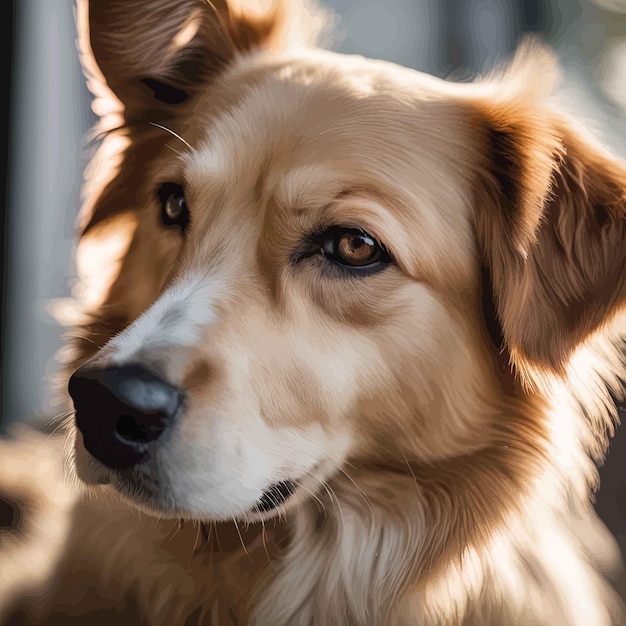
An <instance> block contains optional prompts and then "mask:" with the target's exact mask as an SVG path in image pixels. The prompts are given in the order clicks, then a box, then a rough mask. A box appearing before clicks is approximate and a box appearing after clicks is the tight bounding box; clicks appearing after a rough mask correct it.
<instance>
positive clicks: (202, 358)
mask: <svg viewBox="0 0 626 626" xmlns="http://www.w3.org/2000/svg"><path fill="white" fill-rule="evenodd" d="M261 5H263V6H261ZM77 7H78V11H77V27H78V35H79V49H80V54H81V62H82V64H83V67H84V70H85V74H86V76H87V81H88V86H89V88H90V90H91V91H92V93H93V94H94V98H95V105H94V111H96V113H97V114H98V115H100V121H99V122H98V124H97V127H96V130H95V135H96V136H97V137H98V139H99V147H98V149H97V151H96V153H95V155H94V156H93V159H92V160H91V163H90V165H89V167H88V168H87V171H86V174H85V178H86V181H85V187H84V194H83V195H84V205H83V208H82V212H81V216H80V220H79V237H78V242H77V249H76V255H75V261H76V267H77V271H78V275H79V282H78V284H77V285H76V288H75V291H74V301H73V302H69V301H67V300H66V301H62V302H60V303H57V304H56V305H53V306H52V307H51V313H52V314H53V315H55V317H56V318H57V319H60V320H65V321H66V322H67V323H68V325H69V326H70V327H69V328H68V343H67V346H66V348H65V350H64V352H63V353H62V355H60V356H59V361H60V362H61V364H62V368H61V369H62V372H61V374H60V375H59V379H58V381H55V384H56V383H58V390H59V391H58V393H59V398H60V399H59V414H58V415H57V417H56V419H55V420H54V421H53V425H52V427H51V428H52V429H54V433H55V434H53V435H50V436H43V435H36V434H31V433H29V432H28V431H27V430H20V431H19V432H15V433H14V437H13V439H10V440H7V441H2V442H0V446H1V448H2V457H1V460H0V494H1V495H3V496H6V498H7V501H8V502H12V501H13V500H15V501H19V502H24V507H23V508H24V511H25V513H24V515H25V516H26V517H25V519H32V522H31V523H30V526H28V531H27V532H26V531H24V532H22V531H19V530H18V529H16V528H12V529H9V530H6V529H5V530H0V551H1V552H2V554H0V559H2V560H1V561H0V562H1V563H2V565H1V566H0V621H2V623H5V621H7V620H10V619H21V620H22V622H20V623H24V621H25V623H45V624H56V623H59V624H62V623H64V622H63V619H64V617H65V616H73V617H78V618H80V619H83V620H85V622H84V623H91V621H93V620H95V619H97V618H99V617H102V616H103V615H107V613H106V612H107V611H115V612H117V615H116V616H115V617H110V615H115V613H109V614H108V615H109V619H111V620H113V619H114V620H116V621H117V622H119V623H124V624H126V623H128V624H137V623H144V622H145V623H147V624H150V625H151V626H152V625H154V626H160V625H163V626H173V625H174V626H175V625H180V626H183V625H191V624H198V625H200V624H202V625H209V624H211V625H213V626H217V625H222V624H227V625H234V624H239V625H243V624H249V625H250V626H252V625H254V626H327V625H329V624H333V625H334V626H446V625H447V626H503V625H506V626H590V625H593V626H617V625H618V624H624V623H626V622H624V607H623V606H622V602H621V600H620V599H619V597H618V595H617V593H616V592H615V591H614V589H613V587H612V586H611V580H612V579H613V578H614V577H615V576H616V575H617V574H618V573H619V572H620V571H621V568H622V563H621V560H620V554H619V549H618V546H617V542H616V540H615V539H614V538H613V537H612V536H611V534H610V533H609V531H608V530H607V529H606V528H605V527H604V525H603V524H602V523H601V521H600V520H599V519H598V517H597V516H596V514H595V513H594V510H593V507H592V502H591V497H592V494H593V492H594V491H595V490H597V488H598V480H599V479H598V471H597V465H596V464H597V463H602V462H603V459H604V455H605V454H606V450H607V447H608V444H609V441H610V437H611V436H612V434H613V433H614V430H615V428H616V426H617V421H618V414H617V409H616V407H615V401H614V400H615V399H617V400H622V399H623V398H624V390H623V383H624V378H625V377H626V362H625V358H626V357H625V353H626V278H625V276H626V164H624V163H622V162H621V161H619V160H618V159H616V158H615V157H613V156H612V155H609V154H607V153H605V152H604V151H603V150H602V149H601V148H600V147H599V146H597V144H596V142H595V141H594V140H593V139H592V138H589V137H588V136H587V134H585V133H584V132H583V131H582V130H580V128H579V127H580V125H581V124H583V122H578V121H576V120H573V119H571V118H570V117H568V116H566V115H565V114H564V113H563V112H562V111H561V110H560V108H559V107H558V106H557V105H556V104H555V102H554V101H553V100H552V94H553V92H554V91H555V90H556V89H557V86H558V71H557V63H556V61H555V59H554V58H553V56H552V54H551V53H550V52H549V51H548V50H547V49H546V48H544V47H543V46H542V45H540V44H539V43H538V42H536V41H534V40H528V41H526V42H525V43H524V44H523V45H522V46H521V47H520V49H519V51H518V52H517V54H516V55H515V57H514V58H513V59H511V60H510V61H509V63H508V64H507V65H506V66H505V67H503V68H501V69H500V70H499V71H497V72H493V73H492V74H490V75H488V76H484V77H482V78H481V79H479V80H477V81H475V82H474V83H471V84H469V83H468V84H454V83H452V82H446V81H442V80H439V79H436V78H433V77H431V76H425V75H423V74H420V73H418V72H415V71H412V70H408V69H405V68H401V67H398V66H395V65H393V64H390V63H386V62H381V61H373V60H367V59H363V58H360V57H350V56H345V55H340V54H337V53H334V52H328V51H325V50H323V49H321V48H320V47H317V46H318V45H321V44H322V43H324V41H325V37H327V35H328V32H329V27H328V25H331V26H332V25H333V23H334V18H333V17H332V16H325V15H324V11H322V9H320V8H318V7H314V6H313V5H310V4H308V3H305V4H297V3H291V2H283V1H275V2H269V3H259V6H255V8H254V9H251V8H250V7H249V6H248V3H246V2H227V1H226V0H220V1H217V0H215V1H214V2H204V1H203V0H153V1H152V2H147V1H146V0H107V1H105V0H79V1H78V5H77ZM66 389H67V391H66ZM36 458H40V459H41V463H40V464H37V463H35V461H34V459H36ZM64 460H65V464H64ZM12 494H13V495H12ZM42 516H43V517H42ZM42 519H45V520H46V523H43V522H42V521H41V520H42ZM3 620H4V621H3ZM55 620H56V621H55ZM8 623H10V621H9V622H8ZM94 623H95V622H94Z"/></svg>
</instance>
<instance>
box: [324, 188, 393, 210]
mask: <svg viewBox="0 0 626 626" xmlns="http://www.w3.org/2000/svg"><path fill="white" fill-rule="evenodd" d="M350 196H371V197H373V198H374V199H375V200H377V201H379V202H382V203H383V204H385V205H387V204H389V202H391V198H390V197H389V196H387V194H386V193H385V192H384V191H382V190H381V189H379V188H378V187H375V186H374V185H370V184H368V183H357V184H355V185H350V186H349V187H346V188H345V189H342V190H341V191H340V192H339V193H338V194H336V195H335V197H334V201H337V200H343V199H345V198H349V197H350Z"/></svg>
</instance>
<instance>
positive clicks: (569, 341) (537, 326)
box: [473, 50, 626, 375]
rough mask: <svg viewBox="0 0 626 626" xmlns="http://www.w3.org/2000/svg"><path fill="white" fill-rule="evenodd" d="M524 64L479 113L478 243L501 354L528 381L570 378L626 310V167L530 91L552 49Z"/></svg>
mask: <svg viewBox="0 0 626 626" xmlns="http://www.w3.org/2000/svg"><path fill="white" fill-rule="evenodd" d="M521 56H522V58H521V59H520V58H518V59H517V61H516V62H514V64H513V65H514V69H515V71H514V72H513V76H511V70H509V73H508V76H509V78H510V79H511V80H513V81H514V80H518V81H521V82H522V83H523V82H524V80H525V79H524V78H523V76H525V77H526V79H529V80H527V81H526V82H527V84H526V85H522V89H519V85H518V87H517V88H516V87H515V86H513V87H511V84H507V80H504V81H503V83H502V84H501V87H500V88H499V90H498V91H497V92H494V93H492V94H491V95H490V96H489V97H479V103H478V105H476V103H475V106H474V109H473V110H474V112H475V113H477V114H478V117H477V118H476V120H477V122H476V128H477V130H478V133H479V137H480V148H479V149H480V156H479V157H478V158H480V159H483V158H484V157H485V156H486V160H483V161H482V164H481V165H480V166H479V169H480V172H479V181H480V182H479V189H478V195H477V201H476V207H475V215H476V218H475V226H476V232H477V238H478V242H479V246H480V247H481V248H482V250H481V252H482V255H483V258H484V263H485V265H486V267H487V268H488V270H489V274H490V276H491V289H492V292H493V298H494V304H495V308H496V312H497V315H498V317H499V320H498V321H499V323H500V326H501V328H502V335H503V339H504V342H505V344H506V346H504V347H505V348H506V349H507V350H508V351H509V354H510V357H511V361H512V363H513V364H514V365H515V366H516V367H517V368H518V370H519V371H520V372H521V373H522V375H523V374H524V371H525V369H526V367H527V366H528V365H531V366H533V367H539V368H546V369H551V370H553V371H554V370H556V371H559V370H562V368H563V367H564V366H565V365H566V363H567V360H568V357H569V356H570V355H571V354H572V352H573V350H574V349H575V348H576V346H577V345H579V344H580V343H581V342H583V341H585V339H586V338H588V337H589V336H590V335H591V334H592V333H594V332H595V331H596V330H598V329H599V328H600V327H602V326H603V325H604V324H606V323H608V322H610V321H611V319H612V318H613V317H614V316H615V315H616V314H617V313H618V312H620V311H624V309H625V307H626V165H625V164H624V163H621V162H619V161H618V160H617V159H615V158H613V157H611V156H609V155H607V154H605V153H604V152H603V151H602V150H600V149H599V148H598V147H597V146H596V144H595V142H594V141H592V140H590V139H588V138H586V137H584V136H583V135H582V134H581V133H580V131H579V129H577V128H576V127H575V126H574V125H573V124H572V123H570V122H569V121H568V120H567V119H566V118H565V116H563V115H562V114H561V113H559V112H558V111H556V110H555V109H554V108H551V107H550V106H548V104H547V103H546V102H545V100H544V99H543V98H541V96H539V97H538V95H537V93H533V80H534V79H533V78H532V75H533V73H534V74H538V75H541V74H542V73H543V72H550V71H552V70H553V68H551V67H550V65H553V62H552V61H551V59H550V58H549V57H547V56H546V53H545V51H541V50H540V51H535V52H532V51H531V53H530V54H528V50H527V51H525V53H522V55H521ZM529 57H530V58H529ZM520 63H521V64H523V65H524V67H523V68H521V67H520ZM512 69H513V68H512ZM519 72H522V73H521V74H519ZM515 74H518V75H517V76H515ZM520 77H521V78H520ZM537 89H538V90H540V89H541V86H540V85H539V86H537ZM507 90H509V93H507ZM529 90H530V91H529Z"/></svg>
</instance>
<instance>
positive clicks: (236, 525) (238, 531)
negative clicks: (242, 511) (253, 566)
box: [233, 517, 252, 563]
mask: <svg viewBox="0 0 626 626" xmlns="http://www.w3.org/2000/svg"><path fill="white" fill-rule="evenodd" d="M233 522H234V523H235V528H236V529H237V534H238V535H239V541H241V547H242V548H243V551H244V552H245V553H246V556H247V557H248V559H250V562H251V563H252V557H251V556H250V555H249V554H248V550H247V548H246V544H245V543H244V541H243V537H242V536H241V531H240V530H239V524H237V520H236V519H235V518H234V517H233Z"/></svg>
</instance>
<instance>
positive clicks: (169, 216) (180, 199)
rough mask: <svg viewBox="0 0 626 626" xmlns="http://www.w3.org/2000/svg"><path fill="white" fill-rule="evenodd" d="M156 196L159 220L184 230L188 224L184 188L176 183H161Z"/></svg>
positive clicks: (166, 224)
mask: <svg viewBox="0 0 626 626" xmlns="http://www.w3.org/2000/svg"><path fill="white" fill-rule="evenodd" d="M157 197H158V198H159V202H160V203H161V221H162V222H163V224H165V226H178V227H179V228H180V229H181V230H183V231H184V230H185V228H187V226H188V225H189V210H188V208H187V201H186V200H185V190H184V189H183V188H182V187H181V186H180V185H178V184H177V183H163V184H162V185H161V186H160V187H159V189H158V191H157Z"/></svg>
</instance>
